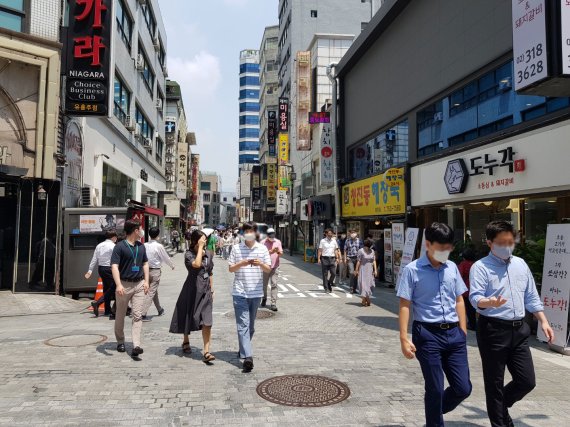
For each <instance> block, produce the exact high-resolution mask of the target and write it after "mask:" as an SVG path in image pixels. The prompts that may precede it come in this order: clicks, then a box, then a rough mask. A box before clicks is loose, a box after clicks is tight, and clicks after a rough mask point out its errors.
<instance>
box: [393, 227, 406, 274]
mask: <svg viewBox="0 0 570 427" xmlns="http://www.w3.org/2000/svg"><path fill="white" fill-rule="evenodd" d="M404 244H405V234H404V224H403V223H401V222H394V223H392V271H393V279H394V283H396V282H397V279H398V277H400V266H401V265H402V256H403V254H404Z"/></svg>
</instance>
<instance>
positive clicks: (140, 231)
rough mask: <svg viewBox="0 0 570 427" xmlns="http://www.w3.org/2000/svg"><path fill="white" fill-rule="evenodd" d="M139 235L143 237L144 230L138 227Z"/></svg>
mask: <svg viewBox="0 0 570 427" xmlns="http://www.w3.org/2000/svg"><path fill="white" fill-rule="evenodd" d="M139 237H140V238H141V239H144V230H141V229H139Z"/></svg>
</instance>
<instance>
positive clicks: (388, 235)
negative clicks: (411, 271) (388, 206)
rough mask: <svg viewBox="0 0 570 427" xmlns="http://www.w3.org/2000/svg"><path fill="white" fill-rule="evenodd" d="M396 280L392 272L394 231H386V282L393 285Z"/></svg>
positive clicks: (387, 229) (388, 229)
mask: <svg viewBox="0 0 570 427" xmlns="http://www.w3.org/2000/svg"><path fill="white" fill-rule="evenodd" d="M393 278H394V275H393V271H392V230H391V229H390V228H386V229H385V230H384V280H385V281H386V282H387V283H392V280H393Z"/></svg>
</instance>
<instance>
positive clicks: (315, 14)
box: [311, 10, 317, 18]
mask: <svg viewBox="0 0 570 427" xmlns="http://www.w3.org/2000/svg"><path fill="white" fill-rule="evenodd" d="M316 17H317V11H316V10H311V18H316Z"/></svg>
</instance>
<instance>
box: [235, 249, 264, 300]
mask: <svg viewBox="0 0 570 427" xmlns="http://www.w3.org/2000/svg"><path fill="white" fill-rule="evenodd" d="M244 259H259V260H260V261H261V262H262V263H263V264H266V265H271V257H270V256H269V251H268V250H267V248H266V247H265V246H264V245H262V244H261V243H258V242H256V243H255V244H254V245H253V246H252V247H251V248H249V247H248V246H247V245H246V244H245V243H240V244H239V245H235V246H233V247H232V251H231V252H230V257H229V259H228V262H229V264H230V265H234V264H237V263H238V262H240V261H242V260H244ZM232 295H233V296H238V297H244V298H261V297H262V296H263V270H262V269H261V267H257V266H250V265H248V266H245V267H242V268H240V269H239V270H238V271H236V272H235V273H234V283H233V291H232Z"/></svg>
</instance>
